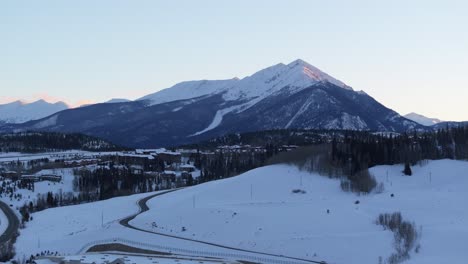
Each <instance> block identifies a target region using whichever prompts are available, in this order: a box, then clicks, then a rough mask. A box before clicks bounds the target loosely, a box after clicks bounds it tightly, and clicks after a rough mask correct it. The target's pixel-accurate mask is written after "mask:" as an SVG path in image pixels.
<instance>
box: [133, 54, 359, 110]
mask: <svg viewBox="0 0 468 264" xmlns="http://www.w3.org/2000/svg"><path fill="white" fill-rule="evenodd" d="M319 82H329V83H332V84H335V85H337V86H340V87H343V88H346V89H351V88H350V87H348V86H347V85H345V84H344V83H343V82H341V81H339V80H337V79H335V78H333V77H331V76H330V75H328V74H326V73H324V72H322V71H321V70H319V69H317V68H316V67H314V66H312V65H310V64H309V63H307V62H305V61H303V60H300V59H298V60H295V61H293V62H291V63H289V64H287V65H285V64H283V63H280V64H277V65H274V66H271V67H268V68H266V69H263V70H261V71H259V72H256V73H254V74H253V75H251V76H248V77H245V78H243V79H238V78H233V79H229V80H201V81H189V82H182V83H179V84H176V85H174V86H172V87H170V88H167V89H164V90H161V91H159V92H156V93H154V94H150V95H147V96H145V97H142V98H140V99H139V100H150V102H151V105H155V104H160V103H165V102H170V101H177V100H185V99H191V98H197V97H200V96H206V95H213V94H221V93H222V94H223V98H224V99H225V100H226V101H236V100H252V99H256V100H255V101H259V100H261V99H263V98H265V97H267V96H268V95H271V94H273V93H275V92H278V91H279V90H281V89H283V88H285V87H289V89H290V92H292V93H294V92H298V91H300V90H301V89H303V88H307V87H309V86H312V85H314V84H317V83H319Z"/></svg>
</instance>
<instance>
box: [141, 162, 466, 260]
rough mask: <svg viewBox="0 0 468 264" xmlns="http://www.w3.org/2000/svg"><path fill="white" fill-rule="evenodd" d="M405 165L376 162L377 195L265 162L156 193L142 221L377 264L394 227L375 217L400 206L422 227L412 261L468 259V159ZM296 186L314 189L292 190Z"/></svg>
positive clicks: (239, 243)
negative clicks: (408, 170)
mask: <svg viewBox="0 0 468 264" xmlns="http://www.w3.org/2000/svg"><path fill="white" fill-rule="evenodd" d="M402 168H403V167H402V166H401V165H398V166H378V167H375V168H372V169H371V172H372V173H373V174H374V175H375V176H376V178H377V179H378V181H380V182H383V183H384V184H385V188H386V190H385V191H384V192H383V193H381V194H371V195H368V196H357V195H355V194H350V193H343V192H342V191H341V190H340V188H339V182H338V181H336V180H330V179H328V178H325V177H321V176H318V175H313V174H308V173H305V172H300V171H298V170H297V169H296V168H293V167H289V166H285V165H276V166H270V167H264V168H259V169H256V170H253V171H250V172H248V173H245V174H244V175H241V176H239V177H235V178H231V179H227V180H222V181H217V182H210V183H207V184H203V185H199V186H196V187H194V188H190V189H185V190H181V191H178V192H175V193H171V194H168V195H165V196H161V197H157V198H155V199H153V200H151V201H150V202H149V203H148V204H149V206H150V208H151V210H150V211H148V212H147V213H145V214H142V215H141V216H139V217H137V218H136V219H135V220H134V221H133V224H135V225H137V226H140V227H142V228H145V229H149V230H158V231H160V232H167V233H171V234H174V233H175V234H177V235H180V236H186V237H191V238H196V239H199V240H204V241H213V242H217V243H221V244H226V245H232V246H236V247H241V248H246V249H256V250H260V251H266V252H272V253H280V254H285V255H286V254H287V255H293V256H298V257H304V258H311V257H313V256H314V255H315V256H317V258H319V259H321V260H327V261H329V262H331V263H377V262H378V258H379V256H381V257H382V258H383V259H386V258H387V257H388V256H389V255H390V254H391V253H392V252H393V249H392V244H393V236H392V234H391V233H390V232H389V231H384V230H383V229H382V227H380V226H377V225H375V224H374V221H375V220H376V218H377V216H378V215H379V214H380V213H393V212H398V211H400V212H401V213H402V214H403V217H404V218H405V219H406V220H409V221H414V222H415V223H416V225H417V226H418V227H419V226H421V227H422V237H421V241H420V243H421V251H420V253H419V254H414V253H413V254H412V259H411V260H410V262H408V263H443V262H445V261H447V260H450V261H451V263H461V261H462V260H466V259H468V250H467V249H468V248H466V242H468V207H466V206H464V203H465V201H468V191H467V190H468V162H461V161H450V160H441V161H431V162H429V163H428V164H427V165H424V166H422V167H421V166H416V167H414V168H413V173H414V175H413V176H411V177H407V176H403V175H402V173H401V171H402ZM387 171H388V181H387ZM301 175H302V182H303V183H302V186H300V177H301ZM293 189H302V190H305V191H306V193H305V194H293V193H292V190H293ZM251 190H252V192H251ZM251 193H252V196H251ZM392 193H393V194H394V196H395V197H393V198H392V197H391V194H392ZM356 200H359V201H360V204H359V205H355V204H354V202H355V201H356ZM194 204H195V207H194ZM327 209H329V210H330V214H327V213H326V211H327ZM153 222H155V223H156V224H157V226H158V228H154V227H153V226H152V223H153ZM182 227H185V228H186V231H185V232H182ZM441 241H443V243H441ZM369 249H371V250H369Z"/></svg>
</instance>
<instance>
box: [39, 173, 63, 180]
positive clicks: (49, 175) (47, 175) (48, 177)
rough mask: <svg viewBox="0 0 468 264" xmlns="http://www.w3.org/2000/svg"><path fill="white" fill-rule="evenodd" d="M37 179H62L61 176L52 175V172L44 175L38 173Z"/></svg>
mask: <svg viewBox="0 0 468 264" xmlns="http://www.w3.org/2000/svg"><path fill="white" fill-rule="evenodd" d="M39 180H40V181H51V182H60V181H62V176H60V175H52V174H44V175H39Z"/></svg>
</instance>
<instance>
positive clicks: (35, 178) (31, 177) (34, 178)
mask: <svg viewBox="0 0 468 264" xmlns="http://www.w3.org/2000/svg"><path fill="white" fill-rule="evenodd" d="M20 179H21V181H25V182H38V181H39V180H40V179H39V177H38V176H36V175H29V174H24V175H21V177H20Z"/></svg>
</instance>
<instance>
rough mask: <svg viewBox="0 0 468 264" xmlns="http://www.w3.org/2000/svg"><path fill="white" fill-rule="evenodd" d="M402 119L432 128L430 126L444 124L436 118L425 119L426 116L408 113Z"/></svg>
mask: <svg viewBox="0 0 468 264" xmlns="http://www.w3.org/2000/svg"><path fill="white" fill-rule="evenodd" d="M404 117H406V118H408V119H409V120H412V121H414V122H416V123H419V124H421V125H424V126H432V125H435V124H438V123H441V122H444V121H442V120H440V119H437V118H430V117H426V116H423V115H420V114H416V113H409V114H406V115H404Z"/></svg>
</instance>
